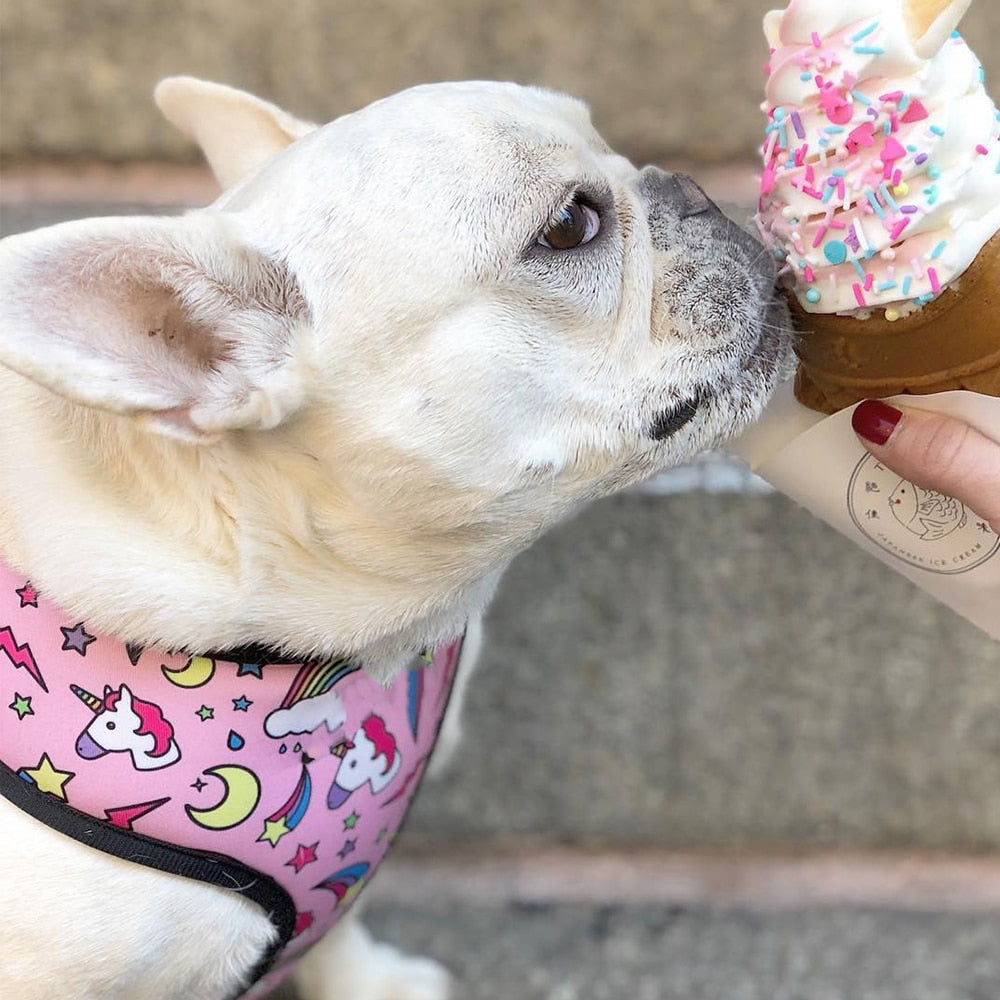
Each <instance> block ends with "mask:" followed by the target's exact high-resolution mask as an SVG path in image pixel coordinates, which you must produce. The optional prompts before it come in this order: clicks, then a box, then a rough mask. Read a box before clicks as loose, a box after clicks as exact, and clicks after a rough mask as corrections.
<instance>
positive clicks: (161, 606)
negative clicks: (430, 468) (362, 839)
mask: <svg viewBox="0 0 1000 1000" xmlns="http://www.w3.org/2000/svg"><path fill="white" fill-rule="evenodd" d="M0 381H2V385H0V389H3V390H7V389H9V391H3V392H0V397H2V401H0V421H2V422H3V424H2V425H3V428H4V430H3V440H2V444H3V449H4V453H5V455H6V458H5V461H4V463H3V465H2V468H0V505H2V510H3V512H4V516H3V518H0V555H3V556H4V557H5V558H6V559H7V560H8V561H9V562H10V563H11V564H12V565H13V566H15V567H17V568H18V569H19V570H21V571H22V572H25V573H26V574H28V575H29V576H30V577H31V578H32V580H33V582H34V583H36V585H38V586H39V587H42V588H44V590H45V592H46V593H48V594H50V595H51V597H52V599H53V600H55V601H56V602H57V603H59V604H60V605H62V606H63V607H64V608H66V610H67V611H69V612H73V613H76V614H78V615H79V616H80V617H81V618H86V619H87V620H88V622H91V623H93V625H94V626H95V627H96V628H99V629H101V630H102V631H103V632H106V633H108V634H111V635H114V636H116V637H118V638H120V639H121V640H123V641H125V642H129V643H136V644H139V645H162V646H167V647H170V648H174V649H178V650H184V651H189V652H199V651H204V650H206V649H227V648H232V647H237V646H241V645H244V644H248V643H261V642H265V643H267V644H268V645H269V646H272V647H275V648H278V649H282V650H284V651H285V652H286V653H288V654H290V655H294V656H297V657H306V656H311V655H318V654H323V655H357V656H360V657H363V658H364V660H365V662H366V664H368V665H369V669H370V670H371V671H372V672H373V673H375V674H378V675H382V676H389V675H390V674H391V673H392V671H393V670H394V669H397V668H398V667H399V666H401V665H403V664H405V663H406V662H407V661H408V660H409V658H410V656H412V654H413V652H414V651H416V650H419V649H421V648H424V647H426V646H433V645H436V644H437V643H439V642H440V641H442V640H445V639H447V638H450V637H453V636H455V635H458V634H460V633H461V631H462V630H463V628H464V626H465V623H466V621H467V619H468V618H469V616H470V615H472V614H476V613H478V612H479V611H481V609H482V608H483V607H484V606H485V604H486V603H487V601H488V600H489V598H490V596H491V595H492V592H493V590H494V588H495V585H496V582H497V580H498V578H499V575H500V573H501V572H502V570H503V568H504V566H505V564H506V561H507V559H508V558H509V556H506V555H505V554H506V552H507V551H508V549H507V548H506V547H505V546H496V545H495V546H493V547H492V549H491V546H490V545H489V544H486V545H485V546H482V547H481V548H482V549H483V551H481V552H479V553H478V555H477V556H473V555H471V553H472V552H473V551H474V550H475V546H470V545H469V538H468V537H467V532H466V533H465V534H464V535H463V531H462V528H461V526H460V525H459V526H458V527H457V528H454V529H453V528H452V527H451V525H450V524H449V522H448V520H447V517H445V518H443V519H442V520H441V524H440V525H439V526H438V528H437V530H436V531H434V530H431V529H430V526H429V525H428V524H424V525H422V526H418V525H415V524H411V525H399V524H385V523H381V522H380V521H379V519H378V516H377V514H376V515H375V516H373V515H372V514H371V513H370V512H368V511H366V510H364V509H363V508H361V507H359V506H358V505H357V504H353V503H352V502H351V499H350V497H348V496H344V495H341V496H337V495H336V493H337V491H336V489H333V488H332V484H331V482H330V481H329V479H328V478H327V476H326V475H325V474H324V473H323V472H322V471H321V470H320V469H319V468H318V467H317V460H316V458H315V456H312V455H308V454H304V453H302V452H301V451H297V450H296V448H295V446H294V441H293V440H292V439H291V438H290V437H289V436H288V435H287V434H284V433H278V432H276V433H275V434H272V435H259V434H258V435H246V436H242V437H241V436H239V435H237V436H233V437H231V438H230V439H227V440H226V441H224V442H222V443H221V444H218V445H213V446H211V447H210V448H199V447H195V446H191V445H188V444H186V443H183V442H177V441H173V440H170V439H167V438H162V437H159V436H156V435H151V434H149V433H147V432H145V431H144V430H143V429H141V428H139V427H137V426H136V424H135V422H134V421H132V420H130V419H128V418H121V417H114V416H109V415H107V414H103V413H99V412H97V411H92V410H84V409H82V408H79V407H76V406H73V405H72V404H68V403H64V402H63V401H61V400H58V399H56V398H55V397H52V396H51V394H49V393H47V392H46V391H45V390H42V389H39V388H37V387H35V386H33V385H31V384H30V383H25V382H24V380H21V379H18V378H16V377H8V374H7V373H3V377H2V380H0ZM386 488H387V489H394V490H398V488H399V484H398V483H395V484H394V483H387V484H386ZM42 498H44V502H40V501H41V499H42ZM424 516H427V515H426V514H425V515H424ZM418 528H422V529H423V533H421V534H419V540H418V536H417V535H415V534H414V532H415V531H416V530H417V529H418ZM517 547H519V546H517ZM517 547H514V548H513V550H512V551H516V548H517ZM474 558H475V562H473V559H474Z"/></svg>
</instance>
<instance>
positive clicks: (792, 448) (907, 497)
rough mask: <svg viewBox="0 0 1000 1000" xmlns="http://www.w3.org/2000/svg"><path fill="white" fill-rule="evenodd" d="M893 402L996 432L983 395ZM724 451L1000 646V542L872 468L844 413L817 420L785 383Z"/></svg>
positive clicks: (995, 416)
mask: <svg viewBox="0 0 1000 1000" xmlns="http://www.w3.org/2000/svg"><path fill="white" fill-rule="evenodd" d="M890 401H891V400H890ZM895 401H896V402H897V403H901V404H905V405H906V406H909V407H914V408H922V409H927V410H934V411H936V412H938V413H949V414H952V415H954V416H956V417H960V418H961V419H963V420H965V421H966V422H967V423H969V424H971V425H972V426H973V427H975V428H977V429H978V430H980V431H982V432H983V433H984V434H986V435H987V436H990V437H996V434H997V429H998V428H1000V399H997V398H994V397H991V396H987V395H981V394H978V393H974V392H945V393H940V394H937V395H933V396H904V397H901V398H898V399H896V400H895ZM727 450H728V451H729V452H730V453H731V454H734V455H736V456H737V457H738V458H742V459H743V460H744V461H746V462H748V463H749V465H750V467H751V468H752V469H753V470H754V472H756V473H757V474H758V475H759V476H761V477H762V478H764V479H766V480H767V481H768V482H770V483H771V484H772V485H773V486H775V487H776V488H777V489H778V490H780V491H781V492H782V493H784V494H786V495H787V496H788V497H790V498H791V499H792V500H795V501H796V502H797V503H799V504H801V505H802V506H803V507H805V508H807V509H808V510H809V511H811V512H812V513H813V514H815V515H816V516H817V517H819V518H821V519H822V520H824V521H826V522H827V524H830V525H832V526H833V527H834V528H836V529H837V530H838V531H839V532H841V533H842V534H843V535H846V536H847V537H848V538H850V539H851V540H852V541H854V542H855V543H857V544H858V545H859V546H861V547H862V548H864V549H866V550H867V551H868V552H870V553H871V554H872V555H874V556H875V557H876V558H878V559H880V560H881V561H882V562H884V563H885V564H886V565H888V566H891V567H892V568H893V569H895V570H896V571H897V572H899V573H901V574H902V575H903V576H905V577H907V578H908V579H909V580H911V581H912V582H913V583H915V584H916V585H917V586H918V587H920V588H921V589H922V590H925V591H926V592H927V593H929V594H931V595H932V596H933V597H935V598H937V599H938V600H939V601H941V602H943V603H944V604H947V605H948V606H949V607H951V608H952V609H954V610H955V611H957V612H958V613H959V614H960V615H962V616H964V617H965V618H967V619H968V620H969V621H970V622H972V623H973V624H975V625H978V626H979V627H980V628H981V629H983V631H985V632H986V634H987V635H989V636H991V637H992V638H994V639H998V640H1000V537H997V535H995V534H994V533H993V532H992V531H991V530H990V528H989V525H988V524H987V523H986V521H985V519H984V518H982V517H979V516H978V515H977V514H976V513H975V512H974V511H972V510H969V509H968V508H966V507H965V506H963V505H962V504H961V503H959V502H958V501H957V500H953V499H951V498H949V497H942V496H941V495H940V494H932V493H928V492H927V491H922V490H919V489H918V488H916V487H914V486H913V484H911V483H907V482H906V481H905V480H903V479H901V478H900V477H899V476H898V475H896V474H895V473H894V472H892V471H891V470H890V469H888V468H887V467H886V466H884V465H881V464H880V463H879V462H877V461H876V460H875V459H874V458H873V457H872V456H871V455H869V453H868V452H867V451H865V449H864V448H863V447H862V446H861V444H860V443H859V442H858V439H857V437H856V436H855V434H854V431H853V430H852V429H851V410H850V409H847V410H842V411H841V412H839V413H837V414H834V415H833V416H828V417H823V416H821V415H820V414H819V413H816V412H815V411H814V410H812V409H809V408H808V407H806V406H803V405H802V404H801V403H800V402H799V401H798V400H797V399H796V398H795V395H794V393H793V391H792V384H791V383H790V382H789V383H785V384H784V385H783V386H781V387H780V388H779V389H778V391H777V392H776V393H775V396H774V398H773V399H772V401H771V403H770V405H769V406H768V408H767V410H766V411H765V413H764V415H763V417H762V418H761V420H760V421H759V422H758V423H757V424H755V425H754V426H753V427H751V428H750V429H749V430H748V431H746V432H745V433H744V434H743V435H742V437H740V438H738V439H737V440H736V441H733V442H731V443H730V445H729V446H728V448H727ZM817 571H818V572H822V567H821V566H818V567H817Z"/></svg>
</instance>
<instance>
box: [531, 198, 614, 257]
mask: <svg viewBox="0 0 1000 1000" xmlns="http://www.w3.org/2000/svg"><path fill="white" fill-rule="evenodd" d="M600 229H601V217H600V216H599V215H598V214H597V212H595V211H594V209H592V208H591V207H590V206H589V205H585V204H584V203H583V202H580V201H574V202H572V203H571V204H569V205H567V206H566V207H565V208H564V209H562V211H561V212H560V213H559V215H558V216H557V217H556V219H555V220H554V221H553V222H552V223H550V225H549V228H548V229H546V230H545V232H544V233H542V235H541V236H539V237H538V242H539V243H541V244H542V246H546V247H549V248H550V249H552V250H572V249H574V248H575V247H582V246H583V245H584V244H585V243H589V242H590V241H591V240H592V239H593V238H594V237H595V236H596V235H597V234H598V232H600Z"/></svg>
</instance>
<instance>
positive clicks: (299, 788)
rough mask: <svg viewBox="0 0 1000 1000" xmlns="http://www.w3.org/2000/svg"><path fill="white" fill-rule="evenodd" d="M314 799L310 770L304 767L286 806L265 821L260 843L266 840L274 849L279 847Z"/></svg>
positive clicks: (299, 821)
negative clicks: (280, 841) (279, 843)
mask: <svg viewBox="0 0 1000 1000" xmlns="http://www.w3.org/2000/svg"><path fill="white" fill-rule="evenodd" d="M311 799H312V778H310V777H309V769H308V767H306V765H305V764H303V765H302V773H301V774H300V775H299V780H298V782H297V783H296V785H295V788H294V789H292V794H291V795H289V796H288V800H287V801H286V802H285V804H284V805H283V806H282V807H281V808H280V809H278V810H276V811H275V812H273V813H272V814H271V815H270V816H268V817H267V819H265V820H264V832H263V833H262V834H261V835H260V836H259V837H258V838H257V840H258V841H261V840H266V841H268V843H270V845H271V846H272V847H277V846H278V841H279V840H281V838H282V837H283V836H284V835H285V834H286V833H291V832H292V830H294V829H295V828H296V827H297V826H298V825H299V823H301V822H302V818H303V817H304V816H305V814H306V811H307V810H308V809H309V802H310V800H311Z"/></svg>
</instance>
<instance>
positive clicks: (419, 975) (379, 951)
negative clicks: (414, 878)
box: [295, 920, 451, 1000]
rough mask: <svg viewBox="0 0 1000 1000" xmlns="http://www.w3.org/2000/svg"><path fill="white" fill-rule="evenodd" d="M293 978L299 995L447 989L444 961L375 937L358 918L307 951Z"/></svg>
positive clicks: (415, 993)
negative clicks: (397, 946) (407, 950)
mask: <svg viewBox="0 0 1000 1000" xmlns="http://www.w3.org/2000/svg"><path fill="white" fill-rule="evenodd" d="M295 982H296V985H297V987H298V989H299V993H300V995H301V996H302V998H303V1000H448V997H449V996H450V994H451V987H450V984H451V976H450V975H449V973H448V970H447V969H445V967H444V966H443V965H441V964H440V963H438V962H435V961H434V960H433V959H431V958H422V957H418V956H414V955H407V954H406V953H404V952H402V951H400V950H399V949H398V948H394V947H392V945H388V944H382V943H381V942H380V941H376V940H374V938H372V936H371V935H370V934H369V933H368V931H367V930H365V928H364V927H363V926H362V925H361V924H360V923H359V922H357V921H356V920H349V921H348V923H347V925H346V926H343V925H341V926H338V927H337V928H336V929H335V930H334V931H333V933H332V934H329V935H328V936H327V937H326V938H325V939H324V940H322V941H319V942H318V943H317V944H316V945H315V946H314V947H313V948H312V950H311V951H309V952H308V953H307V954H306V955H305V957H304V958H303V959H302V962H301V963H300V966H299V968H298V969H297V970H296V973H295Z"/></svg>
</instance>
